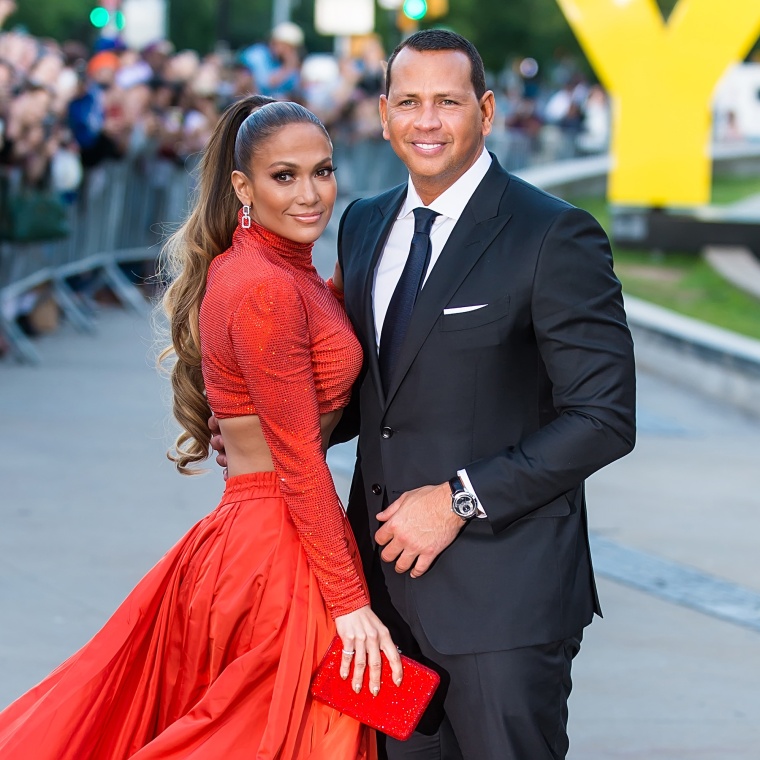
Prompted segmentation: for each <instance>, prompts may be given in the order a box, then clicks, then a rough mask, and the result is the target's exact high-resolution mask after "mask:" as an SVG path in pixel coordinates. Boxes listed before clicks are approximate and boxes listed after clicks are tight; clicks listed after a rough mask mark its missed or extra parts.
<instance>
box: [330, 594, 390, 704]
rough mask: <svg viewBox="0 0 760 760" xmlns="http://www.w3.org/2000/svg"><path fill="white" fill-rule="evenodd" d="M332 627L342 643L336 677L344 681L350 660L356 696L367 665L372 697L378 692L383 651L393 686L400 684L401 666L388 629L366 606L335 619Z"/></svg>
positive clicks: (349, 667)
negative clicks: (338, 676)
mask: <svg viewBox="0 0 760 760" xmlns="http://www.w3.org/2000/svg"><path fill="white" fill-rule="evenodd" d="M335 627H336V628H337V630H338V636H340V638H341V641H342V642H343V657H342V658H341V662H340V677H341V678H343V679H344V680H345V679H346V678H348V675H349V672H350V670H351V661H352V660H353V662H354V674H353V678H352V679H351V681H352V686H353V689H354V691H355V692H356V693H357V694H358V693H359V692H360V691H361V688H362V683H363V681H364V671H365V669H366V667H367V665H368V664H369V690H370V692H372V694H373V695H374V696H377V695H378V693H379V691H380V669H381V665H382V661H381V659H380V652H381V651H382V652H384V653H385V656H386V657H387V658H388V661H389V662H390V665H391V672H392V673H393V683H395V684H396V686H399V685H400V684H401V678H402V677H403V674H404V673H403V667H402V665H401V658H400V657H399V653H398V649H397V648H396V645H395V644H394V643H393V640H392V639H391V635H390V633H389V632H388V629H387V628H386V627H385V626H384V625H383V624H382V622H381V621H380V618H378V616H377V615H375V613H374V612H372V610H371V608H370V607H369V605H367V606H365V607H360V608H359V609H358V610H355V611H354V612H350V613H349V614H348V615H340V616H339V617H337V618H335Z"/></svg>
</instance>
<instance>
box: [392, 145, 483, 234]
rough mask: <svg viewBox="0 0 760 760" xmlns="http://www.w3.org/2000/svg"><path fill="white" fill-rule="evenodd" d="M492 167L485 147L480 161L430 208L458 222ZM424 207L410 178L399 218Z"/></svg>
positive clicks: (479, 158)
mask: <svg viewBox="0 0 760 760" xmlns="http://www.w3.org/2000/svg"><path fill="white" fill-rule="evenodd" d="M490 166H491V156H490V154H489V153H488V151H487V150H486V149H485V147H484V148H483V152H482V153H481V154H480V156H479V157H478V160H477V161H475V163H474V164H473V165H472V166H471V167H470V168H469V169H468V170H467V171H466V172H465V173H464V174H463V175H462V176H461V177H460V178H459V179H458V180H457V181H456V182H455V183H454V184H453V185H451V187H449V188H447V189H446V190H444V192H442V193H441V194H440V195H439V196H438V197H437V198H436V199H435V200H434V201H433V202H432V203H431V204H430V205H429V206H428V208H430V209H432V210H433V211H437V212H438V213H439V214H440V215H441V216H442V217H448V218H449V219H453V220H454V221H457V220H458V219H459V217H460V216H461V215H462V211H464V207H465V206H466V205H467V203H468V202H469V200H470V198H472V195H473V193H474V192H475V190H477V188H478V185H479V184H480V183H481V181H482V180H483V177H485V176H486V174H487V172H488V169H489V168H490ZM424 205H425V204H424V203H423V202H422V200H421V199H420V196H419V195H418V193H417V190H416V189H415V187H414V183H413V182H412V178H411V177H409V181H408V185H407V193H406V200H405V201H404V203H403V204H402V206H401V208H400V209H399V212H398V217H397V218H398V219H402V218H403V217H405V216H407V215H409V214H411V213H412V211H414V209H416V208H417V207H419V206H424Z"/></svg>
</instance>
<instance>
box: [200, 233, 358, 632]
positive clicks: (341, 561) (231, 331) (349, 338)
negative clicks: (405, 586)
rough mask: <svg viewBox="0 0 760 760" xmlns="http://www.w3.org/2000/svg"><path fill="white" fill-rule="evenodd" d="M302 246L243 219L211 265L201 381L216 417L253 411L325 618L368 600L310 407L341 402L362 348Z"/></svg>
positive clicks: (323, 409)
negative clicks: (324, 608) (322, 602)
mask: <svg viewBox="0 0 760 760" xmlns="http://www.w3.org/2000/svg"><path fill="white" fill-rule="evenodd" d="M312 247H313V246H312V245H311V244H306V245H304V244H299V243H294V242H293V241H291V240H286V239H285V238H282V237H279V236H278V235H276V234H274V233H273V232H270V231H269V230H267V229H265V228H263V227H260V226H259V225H257V224H256V223H253V224H252V225H251V227H250V229H247V230H246V229H243V228H242V227H241V226H240V225H238V227H237V230H236V231H235V234H234V236H233V242H232V247H231V248H229V249H228V250H227V251H225V252H224V253H223V254H221V255H219V256H217V257H216V258H215V259H214V260H213V261H212V262H211V266H210V267H209V272H208V282H207V285H206V293H205V295H204V297H203V303H202V305H201V311H200V334H201V357H202V369H203V379H204V383H205V385H206V394H207V397H208V401H209V405H210V406H211V409H212V410H213V412H214V414H215V415H216V417H218V418H220V419H224V418H226V417H237V416H242V415H252V414H255V415H258V417H259V421H260V423H261V428H262V431H263V433H264V438H265V439H266V442H267V445H268V446H269V450H270V452H271V454H272V461H273V463H274V468H275V471H276V473H277V475H278V481H279V484H280V490H281V491H282V495H283V498H284V499H285V502H286V504H287V506H288V510H289V511H290V514H291V516H292V518H293V522H294V523H295V525H296V528H297V530H298V534H299V537H300V540H301V544H302V545H303V547H304V551H305V553H306V557H307V559H308V561H309V564H310V566H311V567H312V569H313V570H314V573H315V575H316V577H317V581H318V582H319V586H320V590H321V592H322V596H323V597H324V599H325V601H326V603H327V605H328V608H329V609H330V612H331V614H332V616H333V617H337V616H338V615H345V614H347V613H348V612H352V611H354V610H356V609H358V608H359V607H362V606H364V605H365V604H368V603H369V600H368V598H367V594H366V591H365V586H364V581H363V578H362V577H361V575H360V573H361V571H360V570H359V569H357V567H356V566H355V565H354V562H353V560H352V558H351V555H350V553H349V548H348V541H349V540H352V537H349V535H348V534H347V531H350V528H349V527H348V523H347V521H346V520H345V517H344V515H343V507H342V506H341V505H340V501H339V500H338V496H337V494H336V492H335V486H334V484H333V481H332V477H331V475H330V472H329V470H328V468H327V464H326V463H325V457H324V454H323V451H322V433H321V428H320V415H321V414H325V413H327V412H332V411H335V410H336V409H341V408H342V407H344V406H345V405H346V404H347V403H348V399H349V396H350V394H351V386H352V385H353V382H354V380H355V379H356V377H357V375H358V374H359V370H360V368H361V363H362V352H361V347H360V345H359V342H358V340H357V339H356V336H355V335H354V333H353V331H352V330H351V325H350V323H349V321H348V318H347V317H346V314H345V312H344V311H343V307H342V305H341V304H340V303H339V301H338V299H337V298H336V296H335V294H334V293H333V292H331V290H330V289H329V287H328V285H327V284H326V283H325V282H324V280H323V279H322V278H321V277H320V276H319V275H318V274H317V271H316V270H315V269H314V266H313V265H312V261H311V251H312Z"/></svg>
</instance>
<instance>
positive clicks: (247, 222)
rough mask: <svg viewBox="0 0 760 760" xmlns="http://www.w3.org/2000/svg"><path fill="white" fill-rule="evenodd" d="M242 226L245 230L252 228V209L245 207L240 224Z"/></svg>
mask: <svg viewBox="0 0 760 760" xmlns="http://www.w3.org/2000/svg"><path fill="white" fill-rule="evenodd" d="M240 226H241V227H242V228H243V229H244V230H247V229H250V227H251V207H250V206H243V218H242V220H241V222H240Z"/></svg>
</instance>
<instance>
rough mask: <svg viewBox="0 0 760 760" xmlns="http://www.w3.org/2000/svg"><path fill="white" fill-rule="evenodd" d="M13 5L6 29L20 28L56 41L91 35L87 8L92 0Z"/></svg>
mask: <svg viewBox="0 0 760 760" xmlns="http://www.w3.org/2000/svg"><path fill="white" fill-rule="evenodd" d="M16 5H17V10H16V12H15V13H14V14H13V15H12V16H11V17H10V18H9V19H8V22H7V23H6V28H13V27H23V28H24V29H26V30H27V31H28V32H29V33H30V34H33V35H35V36H36V37H52V38H54V39H57V40H66V39H78V40H82V41H83V42H90V41H91V40H92V38H93V37H94V36H95V31H94V29H93V27H92V25H91V24H90V11H91V10H92V9H93V8H94V7H95V5H97V3H95V2H93V0H35V1H34V2H17V3H16Z"/></svg>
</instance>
